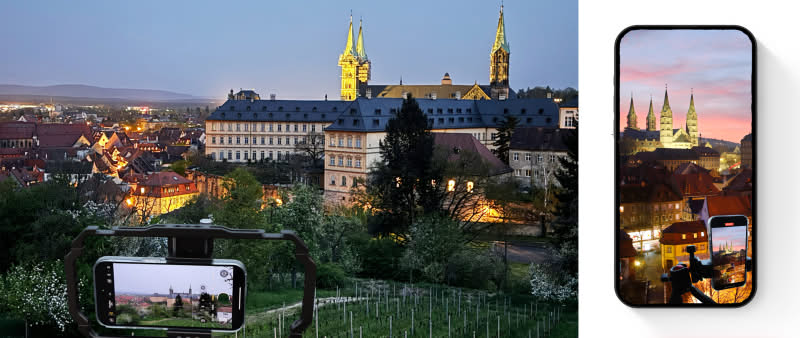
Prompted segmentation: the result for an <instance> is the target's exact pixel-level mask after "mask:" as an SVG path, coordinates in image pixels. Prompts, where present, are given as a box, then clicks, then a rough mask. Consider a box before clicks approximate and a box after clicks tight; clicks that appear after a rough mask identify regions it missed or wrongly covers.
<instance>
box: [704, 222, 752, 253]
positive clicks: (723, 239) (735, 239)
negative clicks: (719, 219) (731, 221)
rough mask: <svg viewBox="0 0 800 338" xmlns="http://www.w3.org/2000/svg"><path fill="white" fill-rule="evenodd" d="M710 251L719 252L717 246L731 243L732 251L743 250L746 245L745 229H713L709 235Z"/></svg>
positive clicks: (744, 227)
mask: <svg viewBox="0 0 800 338" xmlns="http://www.w3.org/2000/svg"><path fill="white" fill-rule="evenodd" d="M711 242H712V245H711V249H712V250H713V251H719V245H720V244H722V245H723V246H725V243H731V245H732V246H733V250H734V251H738V250H744V249H745V246H746V245H747V227H746V226H740V227H730V228H714V229H712V233H711Z"/></svg>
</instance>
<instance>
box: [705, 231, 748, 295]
mask: <svg viewBox="0 0 800 338" xmlns="http://www.w3.org/2000/svg"><path fill="white" fill-rule="evenodd" d="M729 218H744V224H742V225H734V226H733V227H744V231H745V237H744V239H745V240H744V251H745V264H746V261H747V249H748V247H749V245H748V244H747V227H748V226H749V225H750V220H748V219H747V216H744V215H724V216H722V215H718V216H712V217H711V218H709V219H708V222H707V223H706V224H707V227H708V249H709V252H710V253H711V254H710V256H709V257H710V258H709V260H710V261H711V269H712V271H713V269H714V266H715V265H714V246H713V243H714V228H727V227H726V226H724V225H723V226H714V224H715V222H725V220H727V219H729ZM746 283H747V271H745V272H744V280H743V281H741V282H737V283H733V284H728V285H727V286H725V287H724V288H721V289H717V288H716V287H714V277H713V275H712V277H711V287H712V288H713V289H714V290H717V291H721V290H727V289H732V288H738V287H740V286H744V285H745V284H746Z"/></svg>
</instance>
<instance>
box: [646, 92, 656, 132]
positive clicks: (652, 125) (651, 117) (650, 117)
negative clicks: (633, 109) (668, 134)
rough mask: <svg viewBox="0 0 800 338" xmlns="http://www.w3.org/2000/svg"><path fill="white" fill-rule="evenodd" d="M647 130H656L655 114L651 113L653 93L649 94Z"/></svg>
mask: <svg viewBox="0 0 800 338" xmlns="http://www.w3.org/2000/svg"><path fill="white" fill-rule="evenodd" d="M647 131H656V114H655V113H653V95H650V110H648V111H647Z"/></svg>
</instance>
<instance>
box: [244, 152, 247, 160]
mask: <svg viewBox="0 0 800 338" xmlns="http://www.w3.org/2000/svg"><path fill="white" fill-rule="evenodd" d="M244 159H245V160H247V152H246V151H245V152H244Z"/></svg>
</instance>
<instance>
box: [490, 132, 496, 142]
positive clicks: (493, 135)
mask: <svg viewBox="0 0 800 338" xmlns="http://www.w3.org/2000/svg"><path fill="white" fill-rule="evenodd" d="M491 136H492V141H494V139H495V138H496V137H497V134H496V133H492V135H491Z"/></svg>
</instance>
